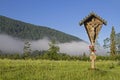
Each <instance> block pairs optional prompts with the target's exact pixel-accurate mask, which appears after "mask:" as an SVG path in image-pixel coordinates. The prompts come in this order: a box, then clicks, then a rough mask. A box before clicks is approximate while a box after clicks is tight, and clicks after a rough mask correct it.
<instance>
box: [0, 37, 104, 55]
mask: <svg viewBox="0 0 120 80" xmlns="http://www.w3.org/2000/svg"><path fill="white" fill-rule="evenodd" d="M30 43H31V49H32V51H34V50H39V51H40V50H48V48H49V45H48V44H49V43H50V41H49V40H48V39H47V38H44V39H41V40H36V41H30ZM57 45H58V46H59V47H60V52H61V53H67V54H70V55H82V54H83V53H86V54H88V55H89V54H90V53H89V44H88V43H85V42H83V41H80V42H74V41H73V42H70V43H59V44H57ZM23 47H24V41H22V40H19V39H17V38H13V37H11V36H8V35H0V50H1V51H3V52H7V53H23ZM96 50H97V52H96V53H97V54H99V55H105V53H106V50H105V49H103V48H102V47H99V48H97V49H96Z"/></svg>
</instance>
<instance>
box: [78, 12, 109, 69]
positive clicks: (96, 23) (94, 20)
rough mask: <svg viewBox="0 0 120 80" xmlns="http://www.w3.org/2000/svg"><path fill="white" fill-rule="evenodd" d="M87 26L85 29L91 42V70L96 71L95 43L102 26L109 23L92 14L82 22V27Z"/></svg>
mask: <svg viewBox="0 0 120 80" xmlns="http://www.w3.org/2000/svg"><path fill="white" fill-rule="evenodd" d="M83 24H84V26H85V29H86V31H87V34H88V37H89V40H90V42H91V45H90V53H91V54H90V60H91V69H95V60H96V55H95V41H96V39H97V37H98V34H99V32H100V30H101V28H102V25H103V24H104V25H106V24H107V22H106V21H105V20H103V19H102V18H100V17H99V16H97V15H96V14H95V13H90V14H89V15H88V16H87V17H86V18H84V19H83V20H82V21H81V22H80V26H81V25H83Z"/></svg>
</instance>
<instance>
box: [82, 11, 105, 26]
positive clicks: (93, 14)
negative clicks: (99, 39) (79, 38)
mask: <svg viewBox="0 0 120 80" xmlns="http://www.w3.org/2000/svg"><path fill="white" fill-rule="evenodd" d="M91 17H96V18H98V19H99V20H100V21H102V22H103V24H104V25H107V22H106V21H105V20H104V19H102V18H101V17H100V16H98V15H96V14H95V13H94V12H92V13H90V14H89V15H88V16H86V17H85V18H84V19H83V20H81V22H80V26H81V25H83V24H84V23H85V22H86V21H87V20H88V19H89V18H91Z"/></svg>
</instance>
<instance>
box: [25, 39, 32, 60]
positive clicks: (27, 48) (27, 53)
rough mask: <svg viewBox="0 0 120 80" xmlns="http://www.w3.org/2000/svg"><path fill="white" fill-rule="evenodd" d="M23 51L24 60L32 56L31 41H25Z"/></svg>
mask: <svg viewBox="0 0 120 80" xmlns="http://www.w3.org/2000/svg"><path fill="white" fill-rule="evenodd" d="M23 51H24V53H23V55H24V59H26V58H28V57H29V56H30V54H31V44H30V42H29V41H25V43H24V49H23Z"/></svg>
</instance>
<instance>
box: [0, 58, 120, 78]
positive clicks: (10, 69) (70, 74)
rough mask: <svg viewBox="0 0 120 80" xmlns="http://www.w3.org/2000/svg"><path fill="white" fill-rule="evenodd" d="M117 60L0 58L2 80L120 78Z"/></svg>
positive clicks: (0, 76) (119, 67)
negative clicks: (94, 63)
mask: <svg viewBox="0 0 120 80" xmlns="http://www.w3.org/2000/svg"><path fill="white" fill-rule="evenodd" d="M118 63H119V62H117V61H97V62H96V67H97V70H89V69H88V68H89V67H90V62H85V61H49V60H8V59H4V60H0V80H120V64H118Z"/></svg>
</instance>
